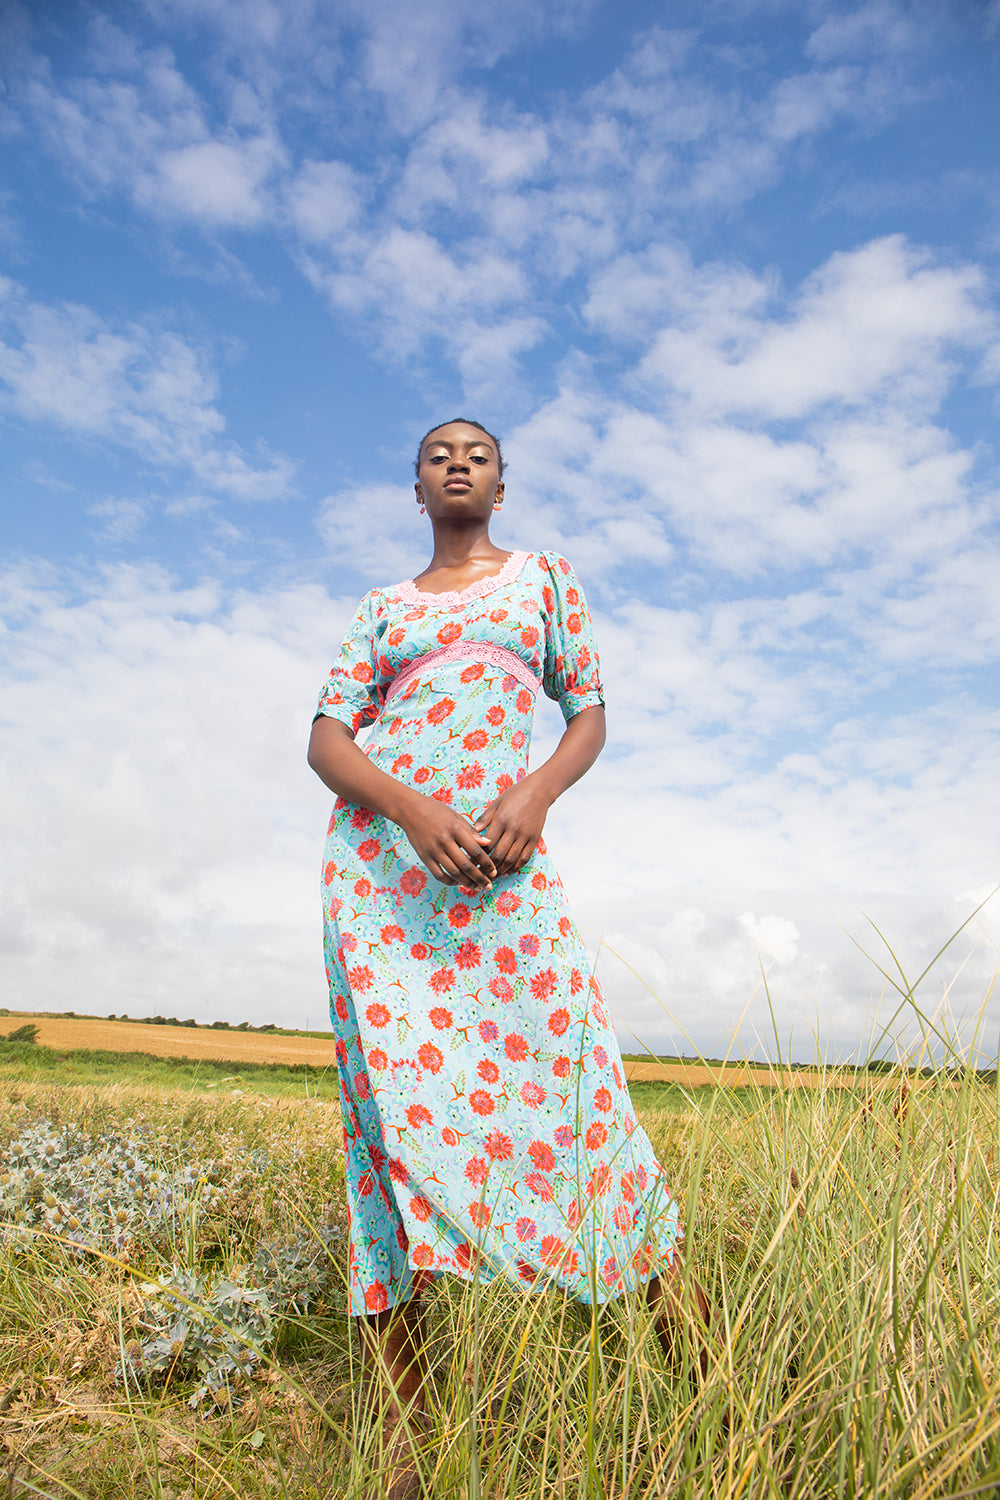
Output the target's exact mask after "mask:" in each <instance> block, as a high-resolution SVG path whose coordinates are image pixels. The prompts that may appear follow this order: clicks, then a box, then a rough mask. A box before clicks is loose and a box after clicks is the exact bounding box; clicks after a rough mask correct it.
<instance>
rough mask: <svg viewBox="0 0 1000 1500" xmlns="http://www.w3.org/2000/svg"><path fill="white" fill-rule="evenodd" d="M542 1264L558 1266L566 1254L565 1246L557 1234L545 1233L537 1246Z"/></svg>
mask: <svg viewBox="0 0 1000 1500" xmlns="http://www.w3.org/2000/svg"><path fill="white" fill-rule="evenodd" d="M538 1254H539V1257H540V1259H541V1262H542V1265H543V1266H558V1265H559V1264H560V1262H561V1261H562V1259H563V1256H564V1255H565V1254H566V1246H565V1245H564V1243H563V1241H562V1240H561V1239H560V1238H559V1236H558V1235H557V1234H547V1235H546V1236H545V1238H544V1239H543V1240H542V1243H541V1244H540V1245H539V1247H538Z"/></svg>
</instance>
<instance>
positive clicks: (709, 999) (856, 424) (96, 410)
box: [0, 0, 1000, 1058]
mask: <svg viewBox="0 0 1000 1500" xmlns="http://www.w3.org/2000/svg"><path fill="white" fill-rule="evenodd" d="M623 17H626V18H627V19H623ZM0 55H2V62H3V69H4V93H3V95H2V98H0V140H2V144H3V148H4V155H5V162H6V167H5V174H4V180H3V188H2V193H0V419H2V422H3V429H4V430H3V447H2V462H3V481H4V482H3V500H2V505H3V520H4V524H3V536H2V546H3V554H2V571H3V580H2V594H3V626H2V628H3V631H4V634H3V666H2V674H3V676H2V682H0V733H2V739H3V768H2V771H0V776H2V781H0V793H2V795H0V846H2V849H3V863H4V877H3V878H4V890H3V894H2V900H0V950H2V953H3V968H4V972H5V976H6V981H5V1000H4V1003H6V1004H7V1005H9V1006H17V1007H20V1008H23V1009H56V1010H64V1009H72V1010H76V1011H78V1012H92V1013H95V1014H108V1013H111V1012H114V1013H117V1014H121V1013H122V1012H127V1013H128V1014H130V1015H133V1016H135V1015H144V1014H150V1015H151V1014H154V1013H157V1012H159V1013H162V1014H166V1015H176V1016H195V1017H197V1018H199V1019H203V1020H210V1019H215V1018H226V1019H229V1020H231V1021H240V1020H243V1019H249V1020H252V1021H255V1022H261V1021H278V1022H280V1023H284V1024H288V1025H305V1024H309V1025H311V1026H312V1027H313V1028H319V1027H320V1026H322V1025H323V1024H324V1016H325V1008H326V997H325V987H324V981H323V974H322V966H321V956H320V923H319V902H318V868H319V856H320V848H321V842H322V837H323V832H324V828H325V822H326V815H327V811H328V802H329V798H328V795H327V793H326V791H325V790H324V789H323V788H322V787H321V786H320V784H319V783H318V782H316V781H314V780H313V779H311V776H310V773H309V772H308V770H307V768H306V766H305V764H304V759H303V755H304V743H305V738H306V735H307V732H308V725H309V720H310V718H311V714H312V709H313V701H314V698H315V694H316V691H317V689H318V687H319V684H320V682H321V680H322V678H323V676H324V674H325V671H326V669H327V667H328V665H329V661H330V659H331V657H332V653H333V651H334V649H335V647H336V645H337V642H338V640H339V637H340V633H341V630H342V627H343V626H344V624H345V622H346V620H347V618H348V616H349V614H350V612H351V611H352V609H353V606H354V604H355V602H356V600H357V597H358V596H359V595H360V594H361V593H363V592H364V591H365V590H366V589H367V588H368V587H370V586H371V585H372V584H373V583H378V582H382V583H386V582H391V581H395V580H397V579H399V578H402V577H406V576H409V575H411V574H412V573H414V572H416V571H419V569H420V568H421V567H422V566H423V565H424V564H425V562H426V558H427V537H426V534H425V532H424V530H423V528H422V526H421V525H420V524H419V517H418V516H417V514H416V507H415V505H414V504H413V499H412V490H411V488H410V487H411V484H412V472H411V469H410V464H411V459H412V450H413V448H414V446H415V441H416V439H417V438H418V437H419V435H420V434H421V433H422V432H423V431H424V429H425V428H427V427H428V426H430V425H431V424H432V423H433V422H435V421H439V420H442V419H444V418H447V417H450V416H452V415H454V414H456V413H458V412H462V413H464V414H468V415H471V416H476V417H478V418H479V419H480V420H482V421H484V422H485V423H486V424H487V425H489V426H492V427H493V428H494V429H496V430H499V432H500V433H501V435H502V436H503V438H504V442H505V448H506V451H507V454H508V458H509V464H510V469H509V476H508V484H507V500H508V503H507V504H506V505H505V507H504V514H503V530H502V532H501V533H500V534H498V537H497V540H498V541H499V542H500V543H501V544H503V545H508V546H512V547H513V546H521V547H526V548H538V547H558V548H559V549H560V550H562V551H564V552H565V553H566V554H567V555H568V556H569V557H570V558H571V559H572V560H573V562H574V564H575V565H576V567H577V569H578V571H579V572H580V573H581V575H582V576H583V578H584V580H585V582H586V584H587V588H588V593H589V595H590V598H591V602H592V604H593V606H594V610H595V615H596V617H597V623H598V628H599V632H600V641H601V645H602V648H603V657H604V664H605V678H606V686H607V695H608V707H609V721H610V747H609V750H608V752H607V753H606V755H605V757H604V758H603V759H602V761H601V762H600V763H599V765H598V766H597V767H596V768H595V770H594V771H593V772H592V773H591V775H590V777H589V778H588V780H587V782H586V783H585V784H583V785H582V786H579V787H577V788H575V789H574V790H573V791H571V792H570V793H568V794H567V795H566V797H565V798H564V799H563V801H562V802H561V803H560V804H558V805H557V807H556V808H555V809H554V810H553V813H552V814H551V818H550V843H551V845H552V847H553V851H554V853H555V856H556V859H557V862H558V864H559V865H560V867H561V869H562V872H563V875H564V878H565V881H566V884H567V886H568V888H569V891H570V895H571V899H572V900H573V902H574V905H575V908H576V911H577V914H578V916H579V917H580V919H581V921H582V923H583V924H584V926H585V929H586V932H587V935H588V938H589V939H590V940H591V941H592V942H593V944H594V948H595V951H597V950H598V948H599V949H600V952H599V959H598V962H599V972H600V974H601V976H602V978H603V980H604V982H605V985H606V988H607V990H608V993H609V997H610V999H611V1000H612V1002H613V1005H614V1007H615V1009H616V1012H617V1015H618V1018H619V1023H620V1024H619V1029H620V1034H621V1037H622V1040H623V1044H624V1045H625V1046H626V1047H627V1048H628V1049H629V1050H631V1049H633V1048H634V1047H635V1046H636V1045H637V1043H636V1042H635V1041H634V1039H633V1038H634V1037H635V1036H638V1037H639V1038H640V1040H641V1042H642V1043H644V1044H646V1045H649V1046H652V1047H654V1048H667V1047H671V1048H679V1049H681V1050H686V1051H690V1050H693V1049H695V1048H698V1049H701V1050H704V1051H706V1052H709V1053H716V1054H717V1053H719V1052H720V1051H723V1050H725V1049H727V1048H730V1047H735V1049H736V1050H737V1051H740V1050H746V1051H748V1052H750V1051H753V1050H754V1049H755V1048H756V1047H757V1046H758V1045H760V1044H759V1043H758V1038H761V1039H762V1044H763V1045H764V1046H765V1047H768V1048H769V1049H770V1050H771V1051H773V1050H774V1046H775V1040H774V1038H775V1036H776V1037H777V1039H778V1041H780V1044H781V1046H782V1048H783V1049H785V1050H786V1051H787V1050H790V1051H791V1053H792V1055H794V1056H798V1057H803V1058H807V1057H811V1056H812V1055H813V1054H814V1052H815V1050H816V1049H817V1047H818V1048H820V1049H821V1050H822V1051H824V1052H826V1053H827V1054H828V1055H832V1056H841V1057H842V1056H848V1055H850V1054H851V1053H852V1052H854V1051H855V1050H856V1049H861V1051H862V1052H863V1051H864V1050H865V1048H866V1047H867V1046H868V1045H869V1043H870V1040H871V1038H872V1037H873V1035H875V1036H877V1034H878V1026H879V1025H880V1024H881V1022H882V1021H887V1020H888V1019H889V1017H890V1016H891V1014H892V1011H893V1009H894V1005H895V1001H896V1000H898V996H897V995H895V992H894V991H892V990H891V989H889V988H888V987H887V985H886V981H885V980H884V979H883V976H882V974H881V973H880V971H879V968H878V967H877V966H876V964H875V963H874V962H872V959H873V958H874V959H876V960H877V962H878V964H880V965H881V966H882V967H883V968H885V969H888V970H889V971H890V973H892V975H893V976H894V977H895V978H896V979H897V980H899V978H900V975H899V971H898V970H897V969H896V968H895V963H894V960H893V958H892V957H891V956H890V952H889V948H891V950H892V952H893V953H894V954H895V957H896V959H898V961H899V963H900V964H901V965H902V969H903V971H904V972H905V973H906V974H907V976H908V977H909V978H911V979H914V978H916V976H917V975H918V974H919V973H920V972H921V971H922V970H923V969H924V967H925V966H926V964H927V963H928V962H929V961H930V959H931V958H933V956H934V954H935V953H936V951H937V949H938V948H940V947H941V946H942V945H943V944H944V943H945V942H946V941H947V939H948V937H949V936H950V935H951V934H952V933H953V932H954V931H955V929H956V928H958V927H959V925H960V924H961V923H963V922H965V921H966V919H967V918H969V917H970V915H971V914H972V913H973V912H974V910H975V908H976V906H977V904H978V903H980V902H982V901H983V900H984V899H985V898H987V897H988V896H989V894H990V892H991V891H992V890H993V887H994V885H996V884H997V883H1000V857H998V832H997V824H998V818H997V813H998V800H1000V799H998V781H1000V750H998V740H1000V736H998V730H1000V694H998V682H1000V676H998V672H997V656H998V647H1000V528H998V472H997V449H996V443H995V437H994V434H995V431H996V420H997V409H998V386H1000V322H998V287H997V272H998V266H1000V161H998V148H997V141H998V140H1000V91H998V83H1000V5H998V3H997V0H869V3H860V4H859V3H856V0H660V3H657V4H654V3H649V0H637V3H633V4H631V5H629V6H628V7H627V8H623V7H622V6H620V5H617V4H615V3H613V0H509V3H505V4H503V5H486V4H485V3H483V0H421V3H420V4H413V3H412V0H365V3H361V0H111V3H110V4H102V3H100V0H93V3H80V4H74V3H70V0H30V3H29V0H25V3H23V4H17V3H11V0H6V3H5V4H2V5H0ZM545 707H546V708H549V709H551V705H545ZM557 720H558V714H557V712H556V713H555V714H554V715H553V713H551V712H547V713H543V714H542V715H541V718H540V722H539V727H538V738H537V741H536V747H537V751H538V752H539V753H541V752H543V751H544V748H545V746H546V745H550V744H551V743H552V741H553V736H554V734H555V733H556V732H557ZM876 928H877V929H878V932H880V933H881V934H882V938H880V937H879V935H878V932H876ZM883 939H884V942H883ZM857 944H860V945H861V948H863V949H865V950H866V951H867V953H868V954H869V955H870V957H865V956H863V955H862V953H861V952H860V951H859V948H858V946H856V945H857ZM886 944H888V947H887V946H886ZM998 949H1000V897H998V898H997V899H996V900H995V901H993V902H992V903H988V904H987V905H986V906H985V907H984V908H983V910H982V911H981V912H980V913H979V915H978V916H976V917H975V918H974V919H973V920H972V922H971V923H970V924H969V925H968V927H967V928H966V929H965V931H964V933H963V934H962V935H961V937H959V938H958V939H957V940H956V942H955V943H954V944H953V945H952V947H951V948H950V949H949V950H948V952H947V953H946V954H945V956H944V957H943V958H942V959H941V960H940V961H939V962H938V964H937V965H936V966H935V967H934V968H933V969H932V970H931V972H930V974H929V975H928V976H927V978H926V979H925V980H924V982H923V984H922V985H921V988H920V990H919V996H920V998H921V1000H922V1003H923V1006H924V1007H925V1009H926V1011H927V1012H928V1014H933V1015H937V1016H938V1018H939V1024H941V1025H942V1026H944V1027H949V1026H950V1027H964V1028H965V1035H966V1037H967V1038H969V1037H971V1036H972V1033H973V1031H974V1030H975V1025H976V1018H977V1017H980V1018H981V1027H980V1032H979V1044H980V1045H981V1046H982V1047H983V1048H984V1049H985V1052H986V1053H987V1054H990V1053H992V1054H994V1055H995V1052H996V1036H997V1025H998V1021H1000V997H998V998H997V1000H996V1001H995V1002H994V1001H992V1000H991V998H990V995H991V991H990V986H991V980H992V976H993V975H994V972H995V970H996V968H997V964H998ZM762 972H763V973H766V976H767V980H766V990H765V987H764V983H763V981H762ZM911 1030H912V1028H911Z"/></svg>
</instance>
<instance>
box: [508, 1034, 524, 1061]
mask: <svg viewBox="0 0 1000 1500" xmlns="http://www.w3.org/2000/svg"><path fill="white" fill-rule="evenodd" d="M503 1050H504V1051H505V1052H506V1054H507V1056H508V1057H509V1058H510V1060H511V1062H523V1061H524V1059H525V1058H526V1057H527V1055H528V1044H527V1042H526V1041H525V1039H524V1037H523V1036H522V1035H521V1033H520V1032H519V1031H512V1032H511V1033H510V1035H509V1036H506V1037H505V1038H504V1044H503Z"/></svg>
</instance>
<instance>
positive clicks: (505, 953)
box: [493, 944, 517, 974]
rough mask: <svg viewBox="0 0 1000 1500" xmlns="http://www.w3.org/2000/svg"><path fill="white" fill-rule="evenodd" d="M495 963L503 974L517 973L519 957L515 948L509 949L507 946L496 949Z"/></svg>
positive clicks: (494, 954)
mask: <svg viewBox="0 0 1000 1500" xmlns="http://www.w3.org/2000/svg"><path fill="white" fill-rule="evenodd" d="M493 962H494V963H495V964H496V966H497V968H498V969H499V970H500V972H501V973H502V974H516V973H517V955H516V953H515V952H514V950H513V948H508V947H507V945H506V944H503V945H502V946H501V947H499V948H496V949H494V952H493Z"/></svg>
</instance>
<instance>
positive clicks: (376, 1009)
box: [365, 1001, 392, 1030]
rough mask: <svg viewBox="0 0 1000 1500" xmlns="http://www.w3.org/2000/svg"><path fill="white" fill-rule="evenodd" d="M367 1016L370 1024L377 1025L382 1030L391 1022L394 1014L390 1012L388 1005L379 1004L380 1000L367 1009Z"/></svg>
mask: <svg viewBox="0 0 1000 1500" xmlns="http://www.w3.org/2000/svg"><path fill="white" fill-rule="evenodd" d="M365 1016H366V1018H367V1020H368V1024H369V1026H377V1027H378V1028H379V1030H381V1029H382V1027H383V1026H388V1024H389V1022H390V1021H391V1020H392V1016H391V1015H390V1014H389V1012H388V1010H387V1009H386V1007H385V1006H384V1005H381V1004H379V1002H378V1001H376V1002H375V1003H374V1004H373V1005H369V1006H368V1008H367V1010H366V1011H365Z"/></svg>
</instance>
